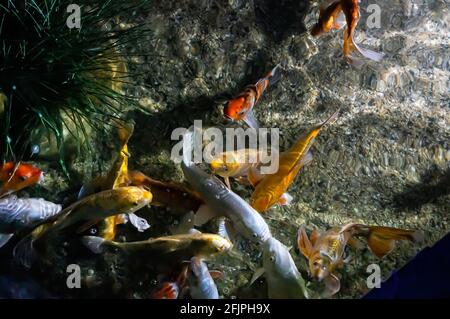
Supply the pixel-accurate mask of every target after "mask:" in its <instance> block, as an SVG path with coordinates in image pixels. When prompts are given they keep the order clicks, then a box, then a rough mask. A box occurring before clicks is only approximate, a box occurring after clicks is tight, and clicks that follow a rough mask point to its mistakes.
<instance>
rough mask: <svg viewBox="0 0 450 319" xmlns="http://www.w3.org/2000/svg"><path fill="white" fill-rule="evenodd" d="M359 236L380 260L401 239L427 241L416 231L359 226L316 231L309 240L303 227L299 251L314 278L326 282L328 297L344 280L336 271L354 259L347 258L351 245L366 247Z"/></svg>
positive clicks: (298, 240) (325, 293)
mask: <svg viewBox="0 0 450 319" xmlns="http://www.w3.org/2000/svg"><path fill="white" fill-rule="evenodd" d="M358 236H363V237H365V238H366V239H367V244H368V246H369V248H370V250H371V251H372V252H373V253H374V255H376V256H377V257H379V258H382V257H384V256H386V255H387V254H389V253H390V252H391V251H392V250H393V249H394V248H395V242H396V241H397V240H410V241H412V242H419V241H421V240H422V239H423V233H422V232H420V231H416V230H403V229H397V228H391V227H382V226H366V225H362V224H355V223H348V224H346V225H344V226H343V227H333V228H331V229H329V230H327V231H326V232H324V233H322V234H320V233H319V232H318V231H317V230H314V231H313V232H312V233H311V236H310V238H308V236H307V234H306V231H305V227H304V225H302V226H300V229H299V231H298V237H297V245H298V248H299V250H300V252H301V253H302V255H303V256H305V257H306V258H307V259H308V263H309V271H310V273H311V276H312V277H314V278H316V279H318V280H319V281H322V280H323V281H324V283H325V292H324V296H326V297H329V296H332V295H334V294H336V293H337V292H338V291H339V289H340V281H339V278H338V277H337V276H336V274H335V273H334V271H335V270H336V268H338V267H342V266H343V265H344V264H345V263H348V262H349V260H350V259H349V258H348V257H346V256H345V248H346V246H347V244H348V245H350V246H353V247H355V248H359V249H360V248H362V247H363V245H362V243H361V242H360V241H359V240H357V239H356V238H355V237H358Z"/></svg>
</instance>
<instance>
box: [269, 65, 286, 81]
mask: <svg viewBox="0 0 450 319" xmlns="http://www.w3.org/2000/svg"><path fill="white" fill-rule="evenodd" d="M281 70H282V69H281V65H280V64H277V65H276V66H275V67H274V68H273V69H272V70H270V72H269V73H268V74H267V75H266V78H267V80H269V86H272V85H274V84H275V83H277V82H278V81H279V80H280V78H281Z"/></svg>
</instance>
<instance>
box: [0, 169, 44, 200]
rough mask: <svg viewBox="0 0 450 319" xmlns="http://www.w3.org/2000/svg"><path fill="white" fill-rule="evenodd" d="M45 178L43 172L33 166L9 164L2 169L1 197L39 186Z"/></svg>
mask: <svg viewBox="0 0 450 319" xmlns="http://www.w3.org/2000/svg"><path fill="white" fill-rule="evenodd" d="M43 178H44V175H43V173H42V171H41V170H40V169H39V168H37V167H35V166H33V165H31V164H27V163H21V162H18V163H14V162H7V163H5V164H3V165H2V166H1V167H0V196H3V195H6V194H11V193H14V192H17V191H20V190H21V189H24V188H26V187H29V186H32V185H34V184H37V183H39V182H41V181H42V180H43Z"/></svg>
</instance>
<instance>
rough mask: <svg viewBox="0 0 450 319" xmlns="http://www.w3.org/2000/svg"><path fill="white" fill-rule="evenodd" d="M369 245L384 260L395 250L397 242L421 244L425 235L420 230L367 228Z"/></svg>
mask: <svg viewBox="0 0 450 319" xmlns="http://www.w3.org/2000/svg"><path fill="white" fill-rule="evenodd" d="M366 236H367V244H368V245H369V248H370V250H371V251H372V252H373V253H374V255H375V256H377V257H379V258H382V257H384V256H386V255H387V254H389V253H390V252H391V251H392V250H393V249H394V248H395V242H396V241H397V240H409V241H412V242H414V243H418V242H421V241H422V240H423V239H424V234H423V233H422V232H421V231H418V230H404V229H398V228H392V227H382V226H367V227H366Z"/></svg>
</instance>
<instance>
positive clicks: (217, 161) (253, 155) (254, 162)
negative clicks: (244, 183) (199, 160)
mask: <svg viewBox="0 0 450 319" xmlns="http://www.w3.org/2000/svg"><path fill="white" fill-rule="evenodd" d="M261 157H262V151H261V150H257V149H240V150H236V151H229V152H223V153H220V154H217V156H215V157H214V158H213V160H212V161H211V163H210V164H209V166H210V168H211V171H212V172H213V173H214V174H216V175H219V176H221V177H222V178H223V179H224V181H225V184H226V185H227V187H228V188H229V189H231V186H230V178H237V177H245V176H246V175H247V174H248V173H249V170H250V169H252V168H255V167H256V166H258V164H259V162H260V161H261Z"/></svg>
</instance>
